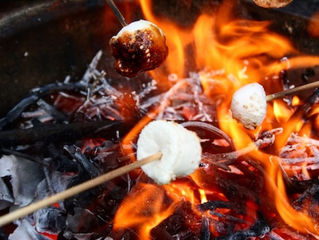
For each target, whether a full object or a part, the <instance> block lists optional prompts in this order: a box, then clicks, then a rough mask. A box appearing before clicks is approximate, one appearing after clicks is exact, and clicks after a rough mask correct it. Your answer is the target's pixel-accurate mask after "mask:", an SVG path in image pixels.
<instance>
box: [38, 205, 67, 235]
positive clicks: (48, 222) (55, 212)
mask: <svg viewBox="0 0 319 240" xmlns="http://www.w3.org/2000/svg"><path fill="white" fill-rule="evenodd" d="M65 215H66V214H65V212H64V211H62V210H61V209H59V208H56V207H48V208H44V209H41V210H39V211H37V212H35V213H34V214H33V218H34V220H35V223H36V226H35V228H36V230H37V231H38V232H42V233H43V232H45V233H51V234H54V233H57V232H61V231H62V230H63V229H64V228H65V222H66V216H65Z"/></svg>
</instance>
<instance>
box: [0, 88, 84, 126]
mask: <svg viewBox="0 0 319 240" xmlns="http://www.w3.org/2000/svg"><path fill="white" fill-rule="evenodd" d="M85 89H86V85H83V83H81V82H77V83H61V82H58V83H50V84H47V85H45V86H42V87H39V88H36V89H33V90H32V91H31V93H30V94H29V96H27V97H26V98H24V99H22V100H21V101H20V102H19V103H18V104H17V105H16V106H15V107H14V108H12V109H11V110H10V111H9V112H8V113H7V115H6V116H5V117H3V118H1V119H0V129H1V130H2V129H4V128H5V127H6V126H8V125H9V124H11V123H13V122H14V121H16V120H17V119H18V118H19V117H20V115H21V113H22V112H23V111H24V110H25V109H26V108H27V107H29V106H30V105H32V104H34V103H36V102H37V101H38V100H39V99H40V98H42V97H44V96H46V95H49V94H52V93H54V92H59V91H73V92H80V91H82V90H85Z"/></svg>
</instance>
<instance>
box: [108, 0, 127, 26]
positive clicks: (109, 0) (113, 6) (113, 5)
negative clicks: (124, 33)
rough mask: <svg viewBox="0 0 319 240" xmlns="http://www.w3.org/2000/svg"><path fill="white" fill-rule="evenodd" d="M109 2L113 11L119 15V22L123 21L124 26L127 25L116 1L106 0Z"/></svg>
mask: <svg viewBox="0 0 319 240" xmlns="http://www.w3.org/2000/svg"><path fill="white" fill-rule="evenodd" d="M106 2H107V4H108V5H109V6H110V8H111V9H112V11H113V12H114V14H115V16H116V17H117V19H118V20H119V22H120V23H121V25H122V27H125V26H126V25H127V23H126V21H125V18H124V17H123V15H122V13H121V12H120V10H119V9H118V8H117V6H116V5H115V3H114V2H113V0H106Z"/></svg>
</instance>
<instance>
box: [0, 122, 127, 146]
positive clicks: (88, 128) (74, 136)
mask: <svg viewBox="0 0 319 240" xmlns="http://www.w3.org/2000/svg"><path fill="white" fill-rule="evenodd" d="M121 126H122V127H124V125H123V123H122V122H121V121H100V122H87V123H83V122H81V123H79V122H75V123H70V124H43V126H38V127H34V128H30V129H14V130H8V131H1V132H0V147H11V146H16V145H24V144H32V143H35V142H38V141H41V142H44V143H50V142H60V143H62V142H64V143H70V142H73V141H75V140H78V139H83V138H87V137H110V138H115V137H116V136H115V135H114V131H111V130H112V129H116V130H118V131H119V133H120V132H121V134H123V133H124V132H125V130H124V128H127V126H125V127H124V128H122V129H121ZM126 131H127V130H126Z"/></svg>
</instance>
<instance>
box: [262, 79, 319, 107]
mask: <svg viewBox="0 0 319 240" xmlns="http://www.w3.org/2000/svg"><path fill="white" fill-rule="evenodd" d="M317 87H319V81H316V82H312V83H308V84H306V85H302V86H299V87H296V88H292V89H288V90H285V91H282V92H277V93H273V94H269V95H267V96H266V101H267V102H269V101H272V100H274V99H277V98H283V97H285V96H288V95H292V94H294V93H297V92H301V91H304V90H309V89H312V88H317Z"/></svg>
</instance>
